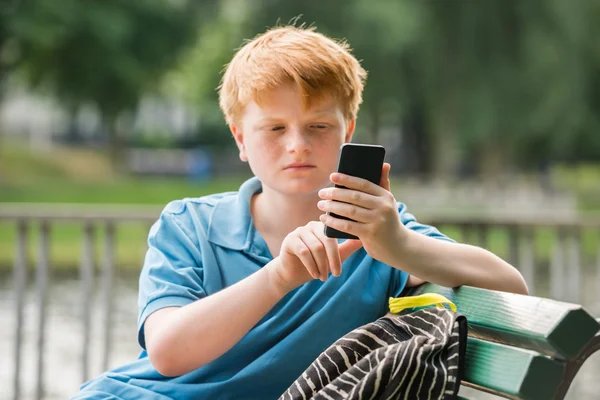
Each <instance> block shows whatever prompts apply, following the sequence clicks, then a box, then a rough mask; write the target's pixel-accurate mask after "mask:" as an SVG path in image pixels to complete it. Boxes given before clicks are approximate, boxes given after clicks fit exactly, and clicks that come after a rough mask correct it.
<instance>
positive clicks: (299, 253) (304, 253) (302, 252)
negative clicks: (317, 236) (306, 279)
mask: <svg viewBox="0 0 600 400" xmlns="http://www.w3.org/2000/svg"><path fill="white" fill-rule="evenodd" d="M290 249H292V254H293V255H295V256H296V257H298V259H299V260H300V262H302V264H303V265H304V267H305V268H306V270H307V271H308V273H309V274H310V275H311V276H312V277H313V278H314V279H319V269H318V268H317V264H316V263H315V260H314V259H313V256H312V253H311V252H310V249H309V248H308V247H307V246H306V244H305V243H304V242H303V241H302V240H301V239H300V238H299V237H295V238H294V239H293V241H292V242H291V243H290Z"/></svg>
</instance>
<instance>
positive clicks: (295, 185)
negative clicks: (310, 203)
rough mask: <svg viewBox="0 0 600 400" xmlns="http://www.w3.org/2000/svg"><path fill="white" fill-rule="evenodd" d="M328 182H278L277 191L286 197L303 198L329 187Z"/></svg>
mask: <svg viewBox="0 0 600 400" xmlns="http://www.w3.org/2000/svg"><path fill="white" fill-rule="evenodd" d="M327 183H328V181H321V180H314V179H313V180H288V181H286V182H278V184H277V185H276V186H275V189H276V190H277V191H278V192H280V193H282V194H285V195H289V196H302V195H314V194H316V193H317V192H318V191H319V190H321V189H323V188H324V187H326V186H328V185H327Z"/></svg>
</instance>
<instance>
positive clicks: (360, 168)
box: [325, 143, 385, 239]
mask: <svg viewBox="0 0 600 400" xmlns="http://www.w3.org/2000/svg"><path fill="white" fill-rule="evenodd" d="M384 158H385V148H384V147H383V146H379V145H370V144H357V143H344V144H343V145H342V147H341V148H340V156H339V159H338V168H337V171H338V172H340V173H342V174H346V175H352V176H356V177H359V178H362V179H366V180H368V181H370V182H372V183H374V184H376V185H378V184H379V180H380V178H381V169H382V168H383V159H384ZM335 186H336V187H343V186H340V185H335ZM327 214H329V215H331V216H332V217H335V218H340V219H347V220H351V219H350V218H346V217H342V216H341V215H337V214H334V213H327ZM325 235H326V236H327V237H330V238H341V239H358V238H357V237H356V236H354V235H351V234H349V233H345V232H340V231H338V230H337V229H333V228H330V227H328V226H325Z"/></svg>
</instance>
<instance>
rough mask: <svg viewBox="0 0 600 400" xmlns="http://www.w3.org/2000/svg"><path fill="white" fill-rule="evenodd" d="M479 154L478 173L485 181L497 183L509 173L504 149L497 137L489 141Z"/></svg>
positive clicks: (484, 144)
mask: <svg viewBox="0 0 600 400" xmlns="http://www.w3.org/2000/svg"><path fill="white" fill-rule="evenodd" d="M478 153H479V154H478V160H477V161H478V162H477V169H478V171H477V173H478V175H479V176H480V177H481V178H482V179H483V180H484V181H487V182H493V181H497V180H498V179H499V178H500V177H501V176H502V175H503V174H504V173H505V172H506V171H507V168H506V166H507V162H506V156H505V154H504V149H503V148H502V146H500V144H499V143H498V140H497V139H496V138H495V137H490V138H489V139H487V140H486V141H485V143H483V144H482V146H481V147H480V150H479V152H478Z"/></svg>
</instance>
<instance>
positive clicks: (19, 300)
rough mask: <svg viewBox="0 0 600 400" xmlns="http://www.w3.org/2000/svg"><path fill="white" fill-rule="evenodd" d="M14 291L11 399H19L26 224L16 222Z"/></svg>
mask: <svg viewBox="0 0 600 400" xmlns="http://www.w3.org/2000/svg"><path fill="white" fill-rule="evenodd" d="M15 254H16V259H15V270H14V290H15V312H16V315H15V317H16V318H15V319H16V326H15V364H14V368H15V371H14V381H13V398H14V399H15V400H20V399H21V354H22V352H21V350H22V344H23V307H24V303H25V288H26V285H27V222H26V221H25V220H22V219H20V220H18V221H17V248H16V252H15Z"/></svg>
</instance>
